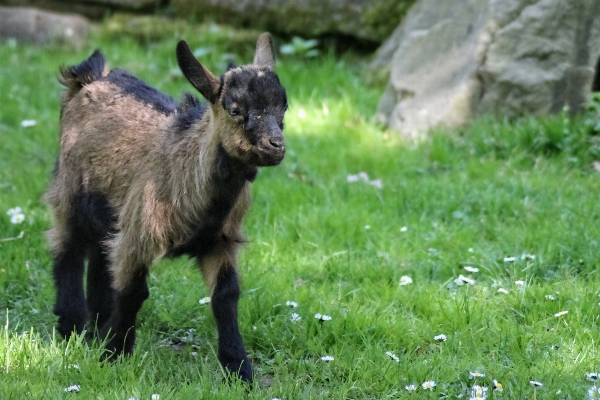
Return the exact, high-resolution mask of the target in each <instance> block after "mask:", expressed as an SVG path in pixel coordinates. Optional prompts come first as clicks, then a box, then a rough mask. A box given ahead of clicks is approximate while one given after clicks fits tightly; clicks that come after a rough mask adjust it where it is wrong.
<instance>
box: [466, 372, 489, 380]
mask: <svg viewBox="0 0 600 400" xmlns="http://www.w3.org/2000/svg"><path fill="white" fill-rule="evenodd" d="M473 378H485V374H482V373H481V372H478V371H475V372H472V371H469V379H473Z"/></svg>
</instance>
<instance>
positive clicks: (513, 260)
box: [504, 257, 517, 263]
mask: <svg viewBox="0 0 600 400" xmlns="http://www.w3.org/2000/svg"><path fill="white" fill-rule="evenodd" d="M515 261H517V257H504V262H505V263H509V262H515Z"/></svg>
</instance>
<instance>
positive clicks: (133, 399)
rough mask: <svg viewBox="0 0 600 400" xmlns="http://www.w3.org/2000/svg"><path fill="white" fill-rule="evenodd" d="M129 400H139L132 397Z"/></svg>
mask: <svg viewBox="0 0 600 400" xmlns="http://www.w3.org/2000/svg"><path fill="white" fill-rule="evenodd" d="M127 400H138V399H137V398H135V397H130V398H128V399H127Z"/></svg>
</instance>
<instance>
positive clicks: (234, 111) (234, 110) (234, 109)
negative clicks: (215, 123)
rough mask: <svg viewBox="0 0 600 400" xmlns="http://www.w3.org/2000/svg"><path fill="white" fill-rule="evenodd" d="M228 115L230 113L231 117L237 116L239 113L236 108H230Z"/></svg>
mask: <svg viewBox="0 0 600 400" xmlns="http://www.w3.org/2000/svg"><path fill="white" fill-rule="evenodd" d="M229 115H231V116H232V117H237V116H238V115H240V110H239V109H238V108H232V109H231V110H229Z"/></svg>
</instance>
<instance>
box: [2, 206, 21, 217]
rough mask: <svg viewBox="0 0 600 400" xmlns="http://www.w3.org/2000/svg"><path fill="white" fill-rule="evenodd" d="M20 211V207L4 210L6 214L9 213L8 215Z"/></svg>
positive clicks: (19, 212)
mask: <svg viewBox="0 0 600 400" xmlns="http://www.w3.org/2000/svg"><path fill="white" fill-rule="evenodd" d="M22 213H23V211H22V210H21V207H15V208H11V209H9V210H8V211H7V212H6V214H7V215H10V216H13V215H16V214H22Z"/></svg>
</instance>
